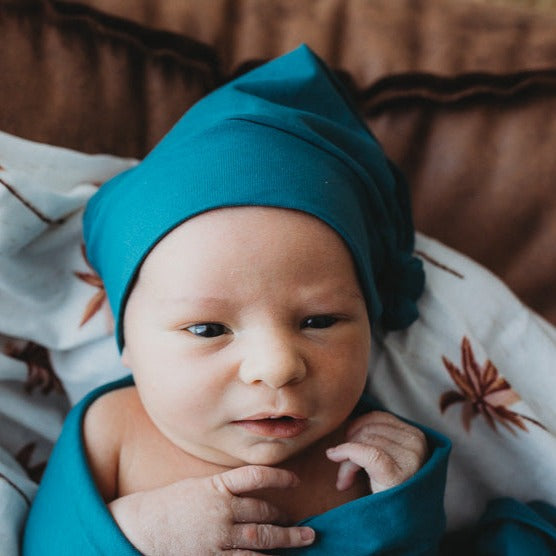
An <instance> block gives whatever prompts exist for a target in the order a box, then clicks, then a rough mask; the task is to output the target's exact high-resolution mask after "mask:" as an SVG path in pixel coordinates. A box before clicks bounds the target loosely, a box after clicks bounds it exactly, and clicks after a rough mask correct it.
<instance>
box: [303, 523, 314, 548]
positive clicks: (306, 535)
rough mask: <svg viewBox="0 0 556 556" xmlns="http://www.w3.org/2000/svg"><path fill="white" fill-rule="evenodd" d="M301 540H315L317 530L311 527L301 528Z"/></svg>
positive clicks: (308, 541) (307, 541)
mask: <svg viewBox="0 0 556 556" xmlns="http://www.w3.org/2000/svg"><path fill="white" fill-rule="evenodd" d="M301 540H302V541H303V542H306V543H307V544H309V543H310V542H313V541H314V540H315V532H314V531H313V529H311V528H309V527H303V528H302V529H301Z"/></svg>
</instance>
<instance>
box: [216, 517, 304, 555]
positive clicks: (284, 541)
mask: <svg viewBox="0 0 556 556" xmlns="http://www.w3.org/2000/svg"><path fill="white" fill-rule="evenodd" d="M314 540H315V532H314V531H313V529H311V528H310V527H279V526H277V525H269V524H257V523H246V524H236V525H234V526H233V528H232V535H231V539H230V544H229V545H228V546H226V547H224V549H227V550H231V549H238V548H239V549H248V550H269V549H270V550H271V549H273V548H293V547H298V546H307V545H309V544H312V543H313V541H314Z"/></svg>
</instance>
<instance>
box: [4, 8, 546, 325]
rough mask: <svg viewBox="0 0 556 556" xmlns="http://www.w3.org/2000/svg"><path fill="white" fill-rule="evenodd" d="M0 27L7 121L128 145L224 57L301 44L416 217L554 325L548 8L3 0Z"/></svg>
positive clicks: (153, 136)
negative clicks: (344, 94) (387, 160)
mask: <svg viewBox="0 0 556 556" xmlns="http://www.w3.org/2000/svg"><path fill="white" fill-rule="evenodd" d="M86 4H88V5H86ZM0 32H1V33H2V38H3V39H2V40H3V46H2V50H1V53H0V72H1V74H2V76H3V79H2V85H1V86H0V128H1V129H3V130H5V131H8V132H10V133H14V134H16V135H21V136H24V137H27V138H30V139H33V140H38V141H44V142H47V143H52V144H58V145H62V146H68V147H73V148H76V149H79V150H84V151H87V152H99V151H103V152H112V153H114V154H118V155H125V156H138V157H141V156H143V155H144V154H145V153H146V152H147V151H148V150H149V149H150V148H151V147H152V146H153V144H154V143H155V142H156V141H157V140H158V139H159V138H160V137H161V136H162V134H163V133H165V132H166V131H167V129H168V128H169V127H170V125H171V124H172V123H173V122H174V121H175V120H176V119H177V118H178V117H179V115H180V114H181V113H182V112H183V111H184V110H185V109H186V108H187V107H188V106H189V105H190V104H191V103H192V102H193V101H195V100H196V99H197V98H199V97H200V96H201V95H203V94H205V93H206V92H207V91H209V90H211V89H212V88H214V87H215V86H216V85H217V84H219V83H221V82H222V81H224V80H226V79H228V78H229V77H230V76H231V75H232V74H233V73H234V72H236V71H241V70H242V69H244V68H245V67H248V66H249V65H251V64H253V63H257V61H260V60H261V59H264V58H269V57H272V56H275V55H277V54H280V53H281V52H284V51H286V50H289V49H290V48H293V47H294V46H296V45H297V44H298V43H299V42H301V41H305V42H307V43H308V44H310V45H311V46H312V47H313V48H315V50H316V51H317V52H318V53H319V54H321V55H322V56H323V57H324V58H325V59H326V60H327V61H328V62H329V63H330V64H331V65H332V66H333V67H334V68H336V69H338V70H340V71H341V73H342V75H343V77H344V78H345V80H346V83H347V84H348V86H349V87H350V88H351V89H352V91H353V93H354V95H355V98H356V101H357V103H358V105H359V106H360V108H361V110H362V111H363V113H364V114H365V116H366V117H367V119H368V121H369V123H370V124H371V127H372V128H373V130H374V131H375V133H376V134H377V135H378V136H379V138H380V139H381V141H382V142H383V144H384V146H385V148H386V150H387V152H388V153H389V155H390V156H391V157H392V158H393V159H394V160H395V161H396V162H398V164H400V166H401V167H402V168H403V169H404V171H405V172H406V174H407V176H408V177H409V179H410V182H411V185H412V193H413V199H414V206H415V220H416V224H417V227H418V228H419V229H421V230H423V231H425V232H427V233H429V234H431V235H433V236H435V237H437V238H439V239H441V240H442V241H445V242H446V243H448V244H449V245H451V246H453V247H456V248H458V249H460V250H462V251H464V252H465V253H467V254H470V255H471V256H473V257H474V258H475V259H477V260H479V261H480V262H483V263H484V264H486V266H488V267H489V268H491V269H492V270H494V271H495V272H496V273H498V274H499V275H500V276H501V277H502V278H503V279H504V280H506V282H507V283H508V284H509V285H510V286H511V287H512V288H513V289H514V290H515V291H516V292H517V293H518V294H519V295H520V296H521V297H522V298H523V299H524V300H525V301H526V302H527V303H528V304H530V305H531V306H532V307H533V308H535V309H537V310H538V311H540V312H541V313H542V314H544V315H545V316H547V317H548V318H550V319H551V320H552V321H553V322H555V323H556V288H554V283H555V281H556V249H554V247H553V246H554V245H555V244H556V196H555V195H554V194H553V192H552V190H553V187H551V185H552V181H553V176H554V175H555V170H556V161H555V158H556V157H554V155H553V152H554V144H555V143H556V118H555V116H554V115H555V114H556V15H552V14H551V13H549V12H547V13H540V12H534V11H527V10H513V9H507V8H504V7H500V6H487V5H482V4H481V5H480V4H476V3H474V2H464V1H463V0H429V1H424V0H422V1H419V2H417V1H415V0H319V2H314V1H308V0H272V2H270V1H269V2H261V1H260V0H233V1H232V0H214V1H211V2H198V1H196V0H182V1H180V2H157V1H156V0H133V1H132V0H119V1H112V0H110V1H109V0H87V2H86V3H85V2H83V1H82V2H81V3H76V2H54V1H48V0H25V1H22V0H18V1H16V0H11V1H9V0H2V2H0ZM199 41H204V42H205V44H202V43H201V42H199Z"/></svg>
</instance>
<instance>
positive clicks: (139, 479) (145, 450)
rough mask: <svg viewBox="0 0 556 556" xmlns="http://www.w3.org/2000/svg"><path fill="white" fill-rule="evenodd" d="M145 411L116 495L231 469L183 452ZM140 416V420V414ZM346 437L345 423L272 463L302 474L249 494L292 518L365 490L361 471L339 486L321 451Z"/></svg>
mask: <svg viewBox="0 0 556 556" xmlns="http://www.w3.org/2000/svg"><path fill="white" fill-rule="evenodd" d="M143 417H144V422H142V423H140V425H141V426H136V427H134V430H136V431H141V433H140V434H137V435H133V434H132V437H131V438H127V439H126V442H125V444H126V446H125V449H124V450H122V451H121V453H120V465H119V469H120V472H119V477H118V482H117V484H118V493H117V496H124V495H126V494H131V493H133V492H137V491H141V490H148V489H152V488H157V487H162V486H166V485H168V484H171V483H174V482H177V481H180V480H182V479H187V478H194V477H207V476H210V475H215V474H217V473H222V472H225V471H228V470H229V469H230V467H226V466H223V465H219V464H216V463H211V462H207V461H205V460H203V459H200V458H197V457H195V456H193V455H191V454H188V453H187V452H184V451H183V450H181V449H179V448H178V447H177V446H175V445H174V444H173V443H172V442H170V441H169V440H168V439H167V438H166V437H165V436H164V435H162V434H161V433H160V431H158V429H156V428H155V427H154V425H153V424H152V422H151V421H150V419H148V417H146V414H144V415H143ZM139 419H140V420H141V421H143V419H142V418H141V417H139ZM136 424H137V423H136ZM138 425H139V424H138ZM344 440H345V426H341V427H340V428H338V429H337V430H335V431H334V432H332V433H331V434H329V435H327V436H326V437H324V438H322V439H320V440H318V441H317V442H315V443H314V444H312V445H311V446H309V447H308V448H306V449H305V450H304V451H303V452H301V453H299V454H297V455H295V456H294V457H292V458H290V459H288V460H286V461H284V462H282V463H280V464H278V465H276V466H275V467H280V468H283V469H288V470H290V471H293V472H294V473H296V475H297V476H298V477H299V479H300V484H299V486H297V487H295V488H288V489H265V490H259V491H257V492H253V493H251V496H254V497H257V498H260V499H263V500H267V501H268V502H271V503H273V504H275V505H276V506H278V507H279V508H280V509H281V510H282V511H283V512H284V513H285V514H286V515H288V516H289V519H290V521H291V523H294V522H297V521H300V520H302V519H304V518H306V517H309V516H311V515H315V514H319V513H322V512H324V511H327V510H329V509H331V508H333V507H336V506H339V505H341V504H344V503H346V502H349V501H351V500H354V499H356V498H360V497H361V496H364V495H366V494H368V493H369V485H368V479H367V478H366V476H365V475H364V474H363V473H361V474H360V476H358V480H357V481H356V483H355V485H354V486H353V487H351V488H350V489H348V490H346V491H342V492H340V491H338V490H337V489H336V477H337V473H338V464H337V463H334V462H332V461H330V460H329V459H328V458H327V457H326V453H325V452H326V449H327V448H329V447H331V446H335V445H338V444H340V443H342V442H343V441H344Z"/></svg>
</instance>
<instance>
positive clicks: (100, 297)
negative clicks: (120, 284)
mask: <svg viewBox="0 0 556 556" xmlns="http://www.w3.org/2000/svg"><path fill="white" fill-rule="evenodd" d="M81 255H82V256H83V259H84V260H85V263H86V264H87V266H88V267H89V268H90V269H91V272H77V271H76V272H74V275H75V276H77V278H79V280H82V281H83V282H85V283H86V284H89V285H90V286H93V287H94V288H97V289H98V291H97V292H96V293H95V294H94V295H93V297H92V298H91V299H90V300H89V302H88V303H87V306H86V307H85V311H83V315H82V317H81V321H80V323H79V326H80V327H81V326H83V325H84V324H85V323H86V322H88V321H89V320H90V319H91V318H92V317H94V316H95V315H96V314H97V313H98V312H99V311H100V310H101V309H102V307H103V305H104V303H105V302H106V290H105V289H104V284H103V283H102V280H101V279H100V277H99V276H98V275H97V274H96V272H95V271H94V270H93V268H92V267H91V265H90V264H89V261H88V260H87V255H86V253H85V246H84V245H83V244H81Z"/></svg>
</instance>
